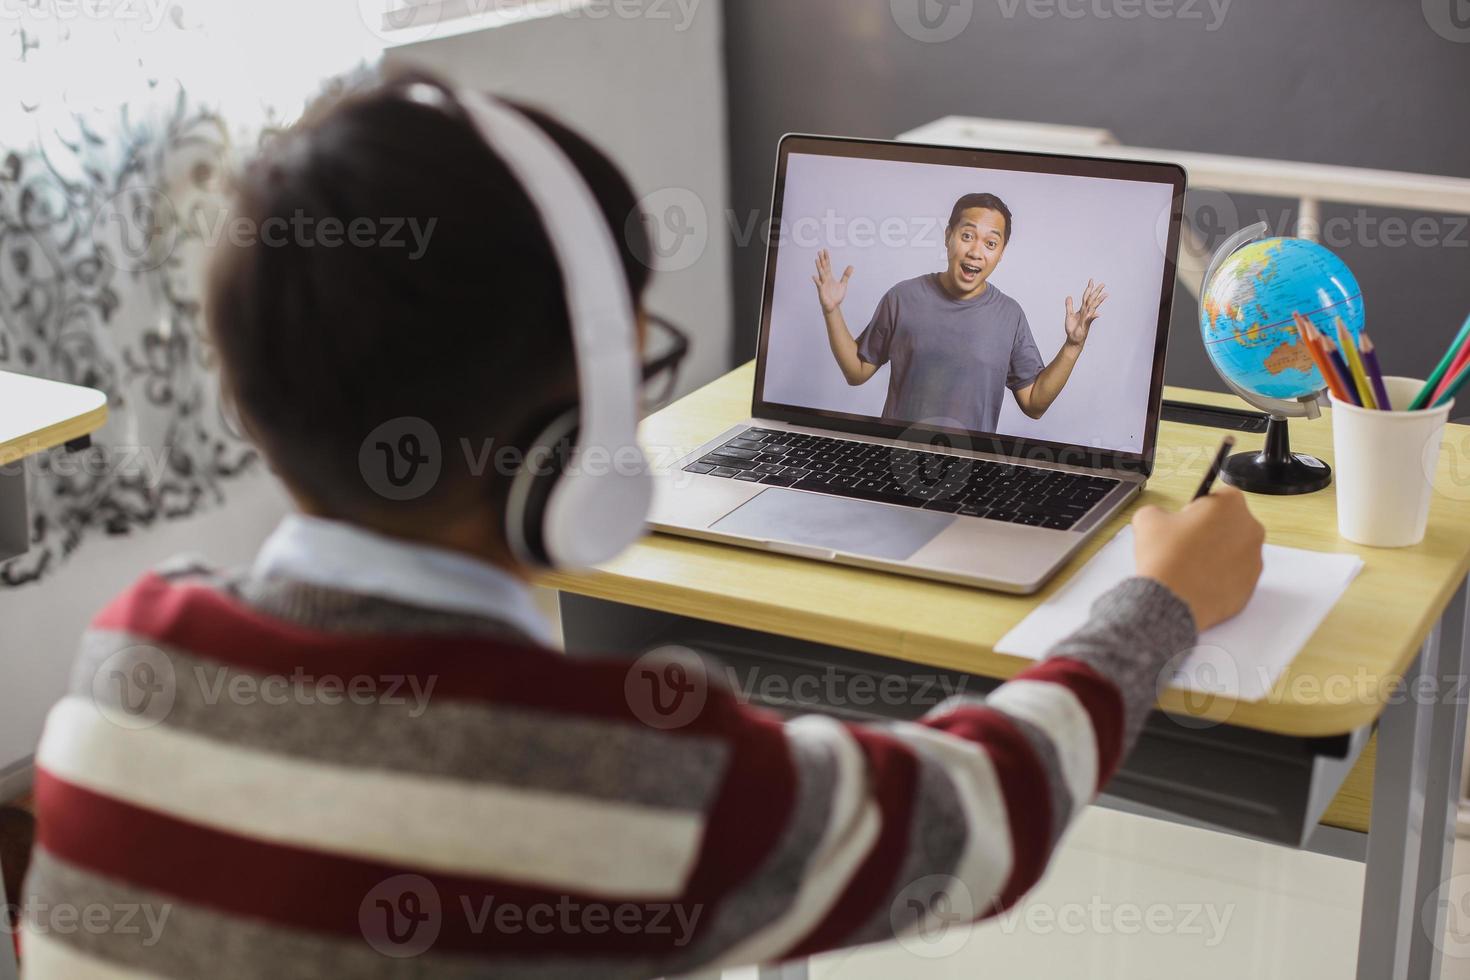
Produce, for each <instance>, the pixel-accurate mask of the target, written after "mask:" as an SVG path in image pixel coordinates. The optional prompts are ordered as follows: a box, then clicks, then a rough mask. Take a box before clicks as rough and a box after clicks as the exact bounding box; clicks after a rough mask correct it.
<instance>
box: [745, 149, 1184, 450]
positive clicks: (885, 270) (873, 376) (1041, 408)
mask: <svg viewBox="0 0 1470 980" xmlns="http://www.w3.org/2000/svg"><path fill="white" fill-rule="evenodd" d="M1183 191H1184V174H1183V171H1182V170H1180V169H1179V168H1178V167H1175V166H1172V165H1167V164H1152V163H1135V162H1131V161H1130V162H1124V161H1118V160H1093V159H1084V158H1076V157H1059V156H1049V155H1033V154H1014V153H1002V152H990V151H985V152H980V151H975V150H969V149H959V148H953V147H947V148H939V147H922V146H912V145H903V144H889V143H870V142H864V141H853V140H835V139H825V138H816V137H787V139H786V140H784V141H783V143H782V147H781V158H780V166H779V168H778V174H777V183H776V199H775V202H774V206H773V222H772V234H771V244H770V250H769V257H768V265H767V270H766V288H765V300H764V305H763V312H762V330H761V350H760V358H759V364H758V379H757V386H756V399H755V400H756V406H755V411H756V414H757V415H760V416H763V417H768V418H770V417H774V418H779V419H782V420H784V421H791V422H799V423H805V424H814V425H820V426H822V427H826V428H836V429H839V430H851V431H859V432H865V433H868V434H874V435H887V436H893V437H898V438H906V439H911V440H914V441H919V442H931V441H933V435H934V434H935V433H943V434H946V435H949V436H960V437H961V440H951V443H952V444H954V445H965V444H966V443H965V442H964V441H963V440H964V439H966V438H968V440H969V442H968V445H969V447H970V448H976V449H984V450H990V451H1000V452H1005V453H1007V454H1011V455H1021V454H1024V453H1025V452H1026V451H1028V450H1035V449H1041V450H1052V451H1054V452H1055V454H1054V455H1053V456H1052V457H1051V458H1054V459H1061V461H1064V462H1074V463H1079V464H1084V465H1127V464H1128V463H1129V462H1130V461H1139V462H1142V463H1143V464H1144V468H1145V469H1147V468H1148V464H1149V463H1150V462H1151V460H1152V452H1153V441H1154V437H1155V434H1156V430H1157V419H1158V408H1159V399H1160V397H1161V392H1162V383H1163V361H1164V346H1165V338H1166V337H1167V330H1168V318H1169V307H1170V303H1171V301H1172V296H1173V281H1174V273H1175V262H1174V259H1175V255H1176V249H1177V247H1178V233H1179V216H1180V207H1181V202H1182V198H1183ZM1062 450H1070V451H1071V452H1070V455H1068V454H1067V453H1062V452H1056V451H1062Z"/></svg>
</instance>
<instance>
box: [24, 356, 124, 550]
mask: <svg viewBox="0 0 1470 980" xmlns="http://www.w3.org/2000/svg"><path fill="white" fill-rule="evenodd" d="M106 421H107V396H106V395H104V394H103V393H102V392H100V391H97V390H95V389H93V388H83V387H81V386H80V385H69V384H63V383H62V382H60V381H47V380H45V379H43V378H32V377H30V376H29V375H24V374H12V373H10V372H8V371H0V561H4V560H5V559H7V558H14V557H15V556H16V555H19V554H23V553H24V552H25V550H26V548H27V547H28V546H29V541H30V528H29V526H28V521H27V519H26V463H25V460H26V459H27V458H28V457H31V456H35V455H37V454H38V453H42V452H45V451H46V450H48V449H53V448H55V447H56V446H66V445H71V444H73V443H80V444H83V445H84V444H85V440H87V439H88V438H90V436H91V435H92V433H93V432H96V431H97V430H98V429H100V428H102V426H103V424H104V423H106Z"/></svg>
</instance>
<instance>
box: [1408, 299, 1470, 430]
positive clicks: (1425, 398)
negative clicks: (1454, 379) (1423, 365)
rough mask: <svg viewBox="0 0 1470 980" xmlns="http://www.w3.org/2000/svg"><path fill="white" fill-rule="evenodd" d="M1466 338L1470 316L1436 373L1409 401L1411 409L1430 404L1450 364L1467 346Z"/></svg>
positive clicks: (1468, 336) (1468, 337)
mask: <svg viewBox="0 0 1470 980" xmlns="http://www.w3.org/2000/svg"><path fill="white" fill-rule="evenodd" d="M1466 340H1470V317H1466V318H1465V325H1464V326H1463V327H1461V328H1460V332H1459V334H1457V335H1456V337H1455V339H1454V341H1453V342H1452V343H1451V344H1450V349H1449V350H1447V351H1445V355H1444V358H1443V359H1441V360H1440V362H1439V365H1438V366H1437V367H1435V369H1434V373H1433V374H1431V375H1430V376H1429V380H1428V381H1426V382H1424V387H1423V388H1420V389H1419V394H1417V395H1415V396H1414V400H1413V401H1412V402H1410V403H1409V411H1411V412H1417V411H1419V409H1421V408H1423V407H1424V406H1425V405H1427V404H1429V397H1430V396H1431V395H1433V394H1434V392H1435V390H1436V389H1437V388H1439V383H1440V382H1441V381H1443V380H1444V376H1445V375H1446V374H1448V373H1449V370H1450V365H1451V364H1453V363H1455V358H1456V357H1458V356H1459V354H1460V349H1461V348H1462V347H1464V346H1465V341H1466Z"/></svg>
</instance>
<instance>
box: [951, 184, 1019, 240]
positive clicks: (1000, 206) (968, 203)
mask: <svg viewBox="0 0 1470 980" xmlns="http://www.w3.org/2000/svg"><path fill="white" fill-rule="evenodd" d="M975 208H985V209H987V210H989V211H999V212H1000V214H1001V216H1002V217H1004V218H1005V219H1006V231H1005V243H1006V244H1007V245H1009V244H1010V243H1011V209H1010V208H1008V207H1006V202H1005V201H1002V200H1001V199H1000V198H998V197H996V196H995V195H994V194H966V195H965V196H964V197H962V198H960V199H959V200H958V201H956V202H955V204H954V210H953V211H951V212H950V215H949V225H948V226H947V227H946V228H945V229H944V233H945V234H946V235H948V234H949V233H950V232H952V231H954V230H955V229H956V228H958V227H959V225H960V220H961V219H962V218H964V216H965V212H966V211H971V210H973V209H975Z"/></svg>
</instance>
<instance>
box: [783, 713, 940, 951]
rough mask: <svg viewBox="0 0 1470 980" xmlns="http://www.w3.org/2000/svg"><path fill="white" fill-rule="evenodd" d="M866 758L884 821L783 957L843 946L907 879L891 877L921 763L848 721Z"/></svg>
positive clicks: (899, 862)
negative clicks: (832, 900)
mask: <svg viewBox="0 0 1470 980" xmlns="http://www.w3.org/2000/svg"><path fill="white" fill-rule="evenodd" d="M847 731H848V733H849V734H850V735H852V737H853V738H854V739H856V740H857V743H858V745H859V746H860V747H861V748H862V750H863V754H864V755H865V756H866V757H867V770H868V771H867V781H868V784H869V792H870V793H871V795H872V796H873V797H874V798H875V799H876V801H877V803H878V813H879V818H880V819H881V821H882V824H881V829H880V830H879V833H878V839H877V840H876V841H874V843H873V848H872V850H870V851H869V852H868V856H867V858H865V859H864V860H863V863H862V864H861V865H859V866H858V869H857V871H856V872H855V873H854V874H853V876H852V878H851V879H849V881H848V883H847V887H846V888H844V889H843V890H842V894H841V895H840V896H838V899H837V902H836V904H834V905H833V906H832V908H831V909H830V910H829V911H828V912H827V915H826V917H825V918H824V919H823V920H822V922H821V923H820V924H819V925H818V926H817V927H816V928H815V929H813V930H812V931H811V932H810V933H808V934H807V936H806V937H805V938H804V939H802V940H801V941H800V942H798V943H797V945H796V946H795V947H794V948H792V949H791V951H790V952H789V953H787V954H786V956H785V957H783V958H788V957H789V958H796V957H801V956H811V955H813V954H815V953H819V952H821V951H822V950H827V949H835V948H837V947H839V946H842V945H843V943H844V940H846V939H847V937H849V936H851V935H852V934H853V933H854V932H855V931H856V930H858V929H859V928H861V927H862V926H864V925H866V924H867V923H868V922H870V921H871V920H872V918H873V915H874V913H875V912H878V911H880V910H881V909H882V905H883V902H885V901H887V900H889V899H891V897H892V895H893V894H894V891H895V890H896V889H898V888H902V887H904V886H905V885H907V884H908V882H901V881H895V879H896V878H897V876H898V873H899V872H900V871H901V870H902V869H903V861H904V858H905V856H906V855H907V853H908V849H909V831H910V829H911V825H912V823H913V800H914V795H915V793H916V791H917V789H918V784H919V762H918V759H917V758H916V757H915V756H914V753H913V750H912V749H910V748H909V747H908V746H907V745H904V744H903V743H902V742H899V741H897V740H895V739H893V738H892V737H890V736H888V735H885V734H883V733H882V732H878V731H872V730H866V729H861V728H854V727H852V726H847Z"/></svg>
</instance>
